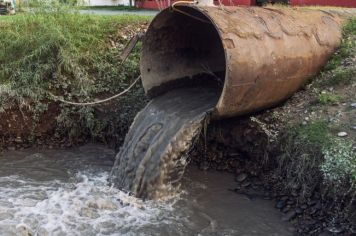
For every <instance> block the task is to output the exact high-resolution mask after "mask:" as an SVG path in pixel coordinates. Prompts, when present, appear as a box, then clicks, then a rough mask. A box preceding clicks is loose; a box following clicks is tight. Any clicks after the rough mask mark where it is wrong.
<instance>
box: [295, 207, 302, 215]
mask: <svg viewBox="0 0 356 236" xmlns="http://www.w3.org/2000/svg"><path fill="white" fill-rule="evenodd" d="M295 213H297V214H302V213H303V210H302V209H301V208H299V207H297V208H295Z"/></svg>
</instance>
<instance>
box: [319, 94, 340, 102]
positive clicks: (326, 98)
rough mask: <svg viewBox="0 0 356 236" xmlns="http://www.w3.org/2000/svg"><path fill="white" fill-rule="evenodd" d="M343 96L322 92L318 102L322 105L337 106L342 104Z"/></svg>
mask: <svg viewBox="0 0 356 236" xmlns="http://www.w3.org/2000/svg"><path fill="white" fill-rule="evenodd" d="M341 98H342V97H341V96H339V95H335V94H332V93H328V92H322V93H320V94H319V95H318V102H319V103H320V104H322V105H336V104H338V103H339V102H340V100H341Z"/></svg>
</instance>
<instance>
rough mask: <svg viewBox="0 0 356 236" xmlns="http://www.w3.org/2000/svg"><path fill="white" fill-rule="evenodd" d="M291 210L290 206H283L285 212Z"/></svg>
mask: <svg viewBox="0 0 356 236" xmlns="http://www.w3.org/2000/svg"><path fill="white" fill-rule="evenodd" d="M289 210H290V206H288V205H287V206H286V207H285V208H283V210H282V212H283V213H287V212H288V211H289Z"/></svg>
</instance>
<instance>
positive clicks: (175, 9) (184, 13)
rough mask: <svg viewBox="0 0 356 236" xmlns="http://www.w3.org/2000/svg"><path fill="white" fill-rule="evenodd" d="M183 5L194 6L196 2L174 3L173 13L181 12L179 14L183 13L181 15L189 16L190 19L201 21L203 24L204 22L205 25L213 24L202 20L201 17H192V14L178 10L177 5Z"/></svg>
mask: <svg viewBox="0 0 356 236" xmlns="http://www.w3.org/2000/svg"><path fill="white" fill-rule="evenodd" d="M181 3H184V4H194V2H192V1H177V2H174V3H173V4H172V10H173V11H176V12H179V13H181V14H183V15H186V16H189V17H191V18H193V19H195V20H198V21H201V22H203V23H207V24H211V22H210V21H207V20H204V19H201V18H200V17H197V16H193V15H191V14H189V13H187V12H185V11H182V10H179V9H177V8H176V5H178V4H181Z"/></svg>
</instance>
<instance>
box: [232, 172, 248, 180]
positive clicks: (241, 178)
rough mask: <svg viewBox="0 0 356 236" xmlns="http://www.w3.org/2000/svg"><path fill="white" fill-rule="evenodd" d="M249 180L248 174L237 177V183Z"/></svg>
mask: <svg viewBox="0 0 356 236" xmlns="http://www.w3.org/2000/svg"><path fill="white" fill-rule="evenodd" d="M246 178H247V174H246V173H241V174H239V175H238V176H236V178H235V180H236V181H237V182H242V181H244V180H245V179H246Z"/></svg>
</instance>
